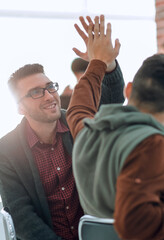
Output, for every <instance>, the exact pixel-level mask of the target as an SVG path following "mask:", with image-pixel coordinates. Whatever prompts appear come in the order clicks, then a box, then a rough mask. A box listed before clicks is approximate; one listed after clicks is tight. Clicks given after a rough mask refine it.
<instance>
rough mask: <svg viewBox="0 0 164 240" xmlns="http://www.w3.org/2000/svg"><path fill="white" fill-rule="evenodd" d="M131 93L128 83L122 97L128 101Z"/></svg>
mask: <svg viewBox="0 0 164 240" xmlns="http://www.w3.org/2000/svg"><path fill="white" fill-rule="evenodd" d="M131 92H132V82H128V84H127V86H126V87H125V89H124V95H125V97H126V98H127V99H128V100H129V98H130V96H131Z"/></svg>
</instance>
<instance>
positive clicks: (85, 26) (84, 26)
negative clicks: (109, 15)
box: [79, 16, 88, 32]
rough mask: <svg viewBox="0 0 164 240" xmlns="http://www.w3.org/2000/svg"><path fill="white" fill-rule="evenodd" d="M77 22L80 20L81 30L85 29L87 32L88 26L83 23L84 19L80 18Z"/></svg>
mask: <svg viewBox="0 0 164 240" xmlns="http://www.w3.org/2000/svg"><path fill="white" fill-rule="evenodd" d="M79 20H80V22H81V24H82V26H83V28H84V29H85V31H86V32H88V24H87V23H86V22H85V20H84V18H83V17H82V16H80V17H79Z"/></svg>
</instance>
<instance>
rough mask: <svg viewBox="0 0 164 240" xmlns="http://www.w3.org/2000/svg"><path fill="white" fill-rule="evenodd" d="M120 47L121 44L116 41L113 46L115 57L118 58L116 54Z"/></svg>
mask: <svg viewBox="0 0 164 240" xmlns="http://www.w3.org/2000/svg"><path fill="white" fill-rule="evenodd" d="M120 47H121V44H120V42H119V39H116V40H115V46H114V51H115V54H116V56H118V54H119V51H120Z"/></svg>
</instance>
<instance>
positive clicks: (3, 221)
mask: <svg viewBox="0 0 164 240" xmlns="http://www.w3.org/2000/svg"><path fill="white" fill-rule="evenodd" d="M0 240H16V234H15V228H14V224H13V221H12V217H11V215H10V214H9V213H8V212H7V211H6V210H5V209H4V208H2V209H1V211H0Z"/></svg>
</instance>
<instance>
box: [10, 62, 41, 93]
mask: <svg viewBox="0 0 164 240" xmlns="http://www.w3.org/2000/svg"><path fill="white" fill-rule="evenodd" d="M37 73H43V74H45V72H44V68H43V66H42V65H41V64H38V63H34V64H26V65H24V66H23V67H21V68H19V69H18V70H16V71H15V72H14V73H12V74H11V76H10V78H9V80H8V86H9V89H10V90H11V92H12V94H13V95H14V96H15V97H17V83H18V82H19V80H20V79H22V78H25V77H28V76H30V75H33V74H37Z"/></svg>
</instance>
